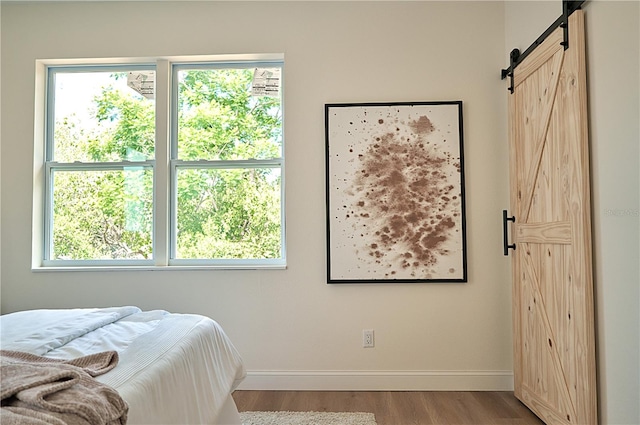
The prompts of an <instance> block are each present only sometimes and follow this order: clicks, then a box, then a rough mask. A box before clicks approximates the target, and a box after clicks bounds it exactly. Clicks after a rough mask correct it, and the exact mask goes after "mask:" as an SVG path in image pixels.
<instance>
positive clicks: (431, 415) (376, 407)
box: [233, 391, 543, 425]
mask: <svg viewBox="0 0 640 425" xmlns="http://www.w3.org/2000/svg"><path fill="white" fill-rule="evenodd" d="M233 398H234V400H235V402H236V405H237V406H238V410H239V411H240V412H244V411H247V410H266V411H277V410H290V411H318V412H371V413H374V414H375V416H376V422H377V424H378V425H423V424H425V425H427V424H441V425H453V424H455V425H489V424H496V425H543V422H542V421H540V419H538V418H537V417H536V416H535V415H534V414H533V413H531V411H529V409H527V408H526V407H525V406H524V405H523V404H522V403H520V401H518V400H517V399H516V398H515V397H514V395H513V393H512V392H506V391H235V392H234V393H233Z"/></svg>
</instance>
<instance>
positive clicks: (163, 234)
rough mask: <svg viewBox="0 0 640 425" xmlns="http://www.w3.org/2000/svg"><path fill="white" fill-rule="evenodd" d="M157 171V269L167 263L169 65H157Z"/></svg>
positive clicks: (169, 119) (155, 189) (168, 242)
mask: <svg viewBox="0 0 640 425" xmlns="http://www.w3.org/2000/svg"><path fill="white" fill-rule="evenodd" d="M155 90H156V92H155V96H156V99H155V100H156V147H155V156H156V168H155V170H154V174H153V176H154V185H153V186H154V194H153V199H154V214H153V217H154V220H153V223H154V225H153V253H154V261H155V264H156V266H166V265H168V264H169V253H170V249H169V246H170V236H169V235H170V230H169V229H170V227H171V224H170V223H171V219H170V216H171V214H170V211H171V196H170V193H171V192H170V190H171V186H172V185H171V183H170V180H171V173H170V168H169V165H170V155H169V152H170V149H171V143H170V140H171V136H170V135H171V125H170V123H171V116H172V114H171V98H172V96H171V64H170V62H169V61H168V60H158V61H157V63H156V88H155Z"/></svg>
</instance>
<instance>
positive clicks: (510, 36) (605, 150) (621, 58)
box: [505, 1, 640, 424]
mask: <svg viewBox="0 0 640 425" xmlns="http://www.w3.org/2000/svg"><path fill="white" fill-rule="evenodd" d="M639 6H640V3H638V2H637V1H631V2H624V1H621V2H617V1H591V2H587V3H585V5H584V7H583V9H584V10H585V18H586V23H585V27H586V33H587V62H588V64H587V66H588V77H587V78H588V82H589V117H590V137H591V173H592V182H593V183H592V184H593V189H592V197H593V198H592V201H593V237H594V245H595V247H594V261H595V285H596V288H595V292H596V310H597V340H598V369H599V370H598V375H599V376H598V378H599V396H600V403H599V404H600V406H599V407H600V416H601V421H602V423H603V424H638V423H640V411H639V410H638V409H639V407H638V400H640V348H639V347H640V308H639V306H640V285H639V282H640V273H639V269H638V267H639V266H638V264H639V263H640V250H639V241H640V238H639V237H638V234H639V231H640V226H639V221H640V213H639V212H640V208H639V202H640V201H639V199H640V183H639V181H640V174H639V171H638V170H639V169H640V162H639V160H640V158H639V157H640V150H639V148H640V142H639V141H640V131H639V130H640V127H639V125H640V124H639V122H640V106H639V103H640V84H639V83H640V82H639V79H640V66H639V58H640V33H639V28H640V7H639ZM534 11H535V12H534ZM561 12H562V8H561V6H560V2H519V1H518V2H516V1H514V2H507V3H506V6H505V19H506V21H505V22H506V24H505V28H506V30H507V32H506V37H505V38H506V43H507V44H506V51H507V52H509V51H510V50H511V49H513V48H514V47H517V48H519V49H520V50H521V51H524V50H525V49H526V48H527V47H528V45H529V44H530V43H531V42H532V41H533V40H534V39H535V38H537V36H538V35H539V34H540V33H541V32H542V31H544V30H545V29H546V28H547V27H548V26H549V24H550V23H551V22H553V21H554V20H555V19H556V18H557V17H558V16H560V14H561ZM522 34H533V35H532V36H531V37H530V38H529V39H526V38H524V37H523V36H522Z"/></svg>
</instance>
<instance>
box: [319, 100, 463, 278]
mask: <svg viewBox="0 0 640 425" xmlns="http://www.w3.org/2000/svg"><path fill="white" fill-rule="evenodd" d="M462 129H463V127H462V102H461V101H448V102H411V103H406V102H402V103H384V104H383V103H361V104H353V103H350V104H326V105H325V134H326V178H327V181H326V184H327V187H326V190H327V282H329V283H359V282H411V281H416V282H466V281H467V270H466V269H467V267H466V235H465V198H464V162H463V140H462V139H463V132H462Z"/></svg>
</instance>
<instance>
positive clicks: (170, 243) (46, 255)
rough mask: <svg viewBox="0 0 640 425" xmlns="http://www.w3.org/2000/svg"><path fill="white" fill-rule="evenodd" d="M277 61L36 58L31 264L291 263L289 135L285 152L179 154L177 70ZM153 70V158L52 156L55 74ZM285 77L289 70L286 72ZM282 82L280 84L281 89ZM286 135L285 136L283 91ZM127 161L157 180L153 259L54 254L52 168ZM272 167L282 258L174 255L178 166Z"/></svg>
mask: <svg viewBox="0 0 640 425" xmlns="http://www.w3.org/2000/svg"><path fill="white" fill-rule="evenodd" d="M253 67H265V68H273V67H280V68H282V69H283V71H284V55H282V54H256V55H215V56H180V57H164V58H126V59H83V60H41V61H37V63H36V102H35V104H36V109H35V141H36V143H35V149H34V191H33V220H32V226H33V232H32V247H33V248H32V270H34V271H46V270H65V271H67V270H74V269H77V270H132V269H149V270H157V269H165V270H189V269H283V268H286V232H285V161H284V156H285V155H284V140H283V143H282V150H281V157H280V158H272V159H264V160H252V159H249V160H242V161H202V160H200V161H184V160H180V159H178V158H177V135H178V133H177V89H178V85H177V84H178V83H177V72H178V70H180V69H195V68H199V69H212V68H236V69H237V68H253ZM82 68H84V69H85V70H87V69H90V70H92V71H101V70H118V68H120V69H123V68H125V69H127V70H131V69H141V70H142V69H149V70H155V74H156V77H155V78H156V88H155V108H156V110H155V124H156V128H155V155H154V159H153V160H146V161H120V162H113V163H87V162H82V163H80V162H74V163H64V164H63V163H57V162H55V161H51V158H52V147H53V143H52V141H53V114H52V113H51V114H50V113H48V112H49V111H53V101H54V99H53V90H54V87H53V84H52V80H51V78H52V76H53V74H54V73H55V72H69V70H79V71H82ZM281 75H282V76H283V75H284V72H282V73H281ZM283 86H284V84H281V90H282V88H283ZM282 107H283V118H282V122H283V139H284V93H282ZM130 167H135V168H136V169H138V168H152V169H153V176H154V185H153V230H152V233H153V236H152V241H153V248H152V250H153V258H152V259H148V260H111V259H107V260H51V259H50V254H51V248H52V246H51V244H52V243H53V240H52V228H53V227H52V226H53V223H52V220H53V215H52V210H51V208H52V202H53V201H52V193H50V191H51V190H52V185H51V184H50V181H49V177H50V175H51V172H52V171H54V170H65V171H69V170H75V171H85V170H105V169H109V170H124V169H127V168H130ZM232 167H236V168H252V167H260V168H268V167H277V168H279V169H280V172H281V187H280V191H281V193H280V202H281V204H280V219H281V258H277V259H176V258H175V247H176V242H175V240H176V239H175V238H176V228H177V205H176V200H177V169H178V168H212V169H214V168H218V169H220V168H232Z"/></svg>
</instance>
